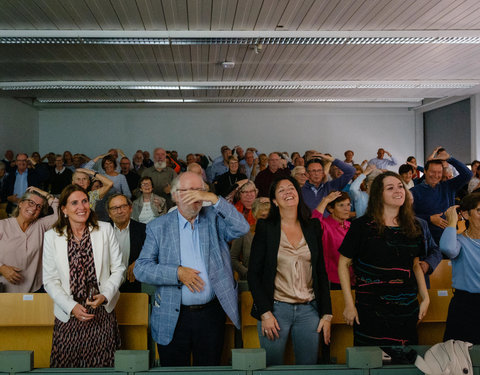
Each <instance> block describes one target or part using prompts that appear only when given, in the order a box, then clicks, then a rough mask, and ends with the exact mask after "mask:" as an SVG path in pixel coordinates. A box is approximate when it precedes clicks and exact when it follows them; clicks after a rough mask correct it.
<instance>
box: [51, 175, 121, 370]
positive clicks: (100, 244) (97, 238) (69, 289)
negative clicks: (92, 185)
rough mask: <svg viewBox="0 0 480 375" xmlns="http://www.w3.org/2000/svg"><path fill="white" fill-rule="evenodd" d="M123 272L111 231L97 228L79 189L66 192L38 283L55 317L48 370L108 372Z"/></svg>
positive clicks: (71, 187)
mask: <svg viewBox="0 0 480 375" xmlns="http://www.w3.org/2000/svg"><path fill="white" fill-rule="evenodd" d="M124 272H125V266H124V265H123V264H122V256H121V253H120V249H119V247H118V243H117V240H116V239H115V235H114V233H113V229H112V227H111V225H109V224H108V223H103V222H97V219H96V217H95V213H94V212H93V211H91V210H90V205H89V201H88V195H87V192H86V191H85V190H84V189H83V188H81V187H79V186H77V185H69V186H67V187H66V188H65V189H64V190H63V192H62V194H61V196H60V201H59V215H58V220H57V222H56V223H55V225H54V226H53V228H52V229H51V230H49V231H48V232H47V233H45V239H44V249H43V282H44V287H45V290H46V291H47V293H48V294H49V295H50V297H52V299H53V301H54V314H55V317H56V319H55V324H54V329H53V343H52V353H51V357H50V366H51V367H113V358H114V353H115V350H116V349H118V348H119V346H120V335H119V330H118V324H117V320H116V317H115V312H114V308H115V304H116V303H117V300H118V297H119V292H118V289H119V287H120V285H121V283H122V281H123V277H124Z"/></svg>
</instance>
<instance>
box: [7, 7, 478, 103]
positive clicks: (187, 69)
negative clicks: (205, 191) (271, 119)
mask: <svg viewBox="0 0 480 375" xmlns="http://www.w3.org/2000/svg"><path fill="white" fill-rule="evenodd" d="M49 30H50V31H51V30H53V31H57V32H58V31H61V32H65V31H78V32H79V33H82V32H86V31H97V32H98V33H100V35H102V33H108V32H118V35H119V36H121V35H122V33H123V32H129V31H134V32H138V31H140V32H145V33H147V32H157V31H158V32H181V31H188V32H210V33H212V34H211V35H217V34H215V33H221V32H226V31H228V32H237V33H242V32H259V33H260V34H261V32H269V33H271V32H283V33H285V32H291V33H295V32H297V33H298V32H324V31H327V32H339V33H341V32H349V33H350V34H349V35H350V36H355V35H356V33H362V32H377V33H378V35H380V36H381V35H383V34H382V33H388V32H411V33H413V34H412V35H415V33H422V32H429V31H432V32H437V31H452V32H455V33H456V34H455V35H458V36H472V35H476V36H480V31H479V30H480V2H479V1H478V0H422V1H418V0H378V1H372V0H110V1H106V0H23V1H19V0H0V37H2V36H8V33H9V32H13V31H15V32H22V33H23V35H24V36H28V35H29V34H32V35H34V34H35V33H36V32H39V31H49ZM472 33H473V34H472ZM79 35H80V34H79ZM199 35H200V34H199ZM208 35H210V34H208ZM292 35H293V34H292ZM385 35H387V34H385ZM254 47H255V46H254V45H245V44H228V43H227V44H193V45H174V44H170V45H169V44H167V45H131V44H111V45H106V44H6V43H3V44H2V43H0V96H10V97H15V98H31V99H32V100H34V101H35V100H36V99H37V100H41V99H55V98H70V99H85V100H87V99H88V100H94V99H95V98H99V99H108V98H111V99H112V100H114V99H115V98H121V99H132V100H135V99H154V98H157V99H162V98H165V99H172V98H173V99H178V98H180V99H208V98H210V99H219V98H221V99H222V100H223V99H225V100H228V98H295V99H298V100H301V99H302V98H306V99H312V98H320V99H321V98H324V99H334V98H339V99H352V100H353V99H355V98H362V99H366V100H368V99H372V100H381V99H388V98H393V99H402V98H404V99H405V101H406V102H408V101H409V100H410V101H411V100H413V99H417V98H420V99H423V98H440V97H448V96H457V95H458V96H461V95H468V94H472V93H476V92H479V91H480V85H478V84H477V85H476V86H474V87H471V88H447V87H444V88H428V89H427V88H415V89H413V88H408V89H405V88H395V87H388V88H343V89H324V90H319V89H316V90H305V89H289V90H286V89H273V88H272V89H269V88H267V89H258V88H257V89H245V88H242V87H240V88H236V89H221V90H220V89H215V88H208V89H187V90H185V89H172V90H120V89H79V90H73V89H65V90H47V89H42V90H39V89H29V90H2V84H6V83H8V84H9V85H15V83H16V82H18V83H22V84H26V83H35V82H38V81H42V82H49V81H51V82H55V83H57V84H58V83H61V82H69V83H72V82H79V81H80V82H91V83H92V84H97V83H99V82H112V83H118V85H119V86H120V85H121V83H122V82H125V81H129V82H136V81H138V82H143V83H145V82H151V83H152V84H155V85H161V84H162V83H164V82H168V83H172V82H173V83H177V84H178V85H183V84H184V85H187V86H188V83H189V82H197V83H198V82H230V83H232V85H234V86H235V85H236V84H238V83H239V82H241V83H245V84H248V83H249V82H255V83H257V84H258V83H261V82H266V83H267V84H268V82H273V81H283V82H287V83H288V82H290V81H295V82H304V83H309V82H311V81H325V82H330V81H368V82H375V83H379V84H381V83H382V82H390V81H419V82H424V83H428V82H435V83H438V82H445V81H451V82H453V81H455V82H459V81H462V82H463V81H464V82H471V83H473V85H475V84H476V82H477V81H478V82H479V83H480V45H479V44H463V43H460V44H386V45H380V44H361V45H351V44H339V45H336V44H331V45H301V44H291V45H281V44H269V45H263V46H261V47H262V48H261V50H260V51H256V50H255V48H254ZM257 52H258V53H257ZM224 61H232V62H235V67H234V68H233V69H224V68H223V67H222V65H221V63H222V62H224Z"/></svg>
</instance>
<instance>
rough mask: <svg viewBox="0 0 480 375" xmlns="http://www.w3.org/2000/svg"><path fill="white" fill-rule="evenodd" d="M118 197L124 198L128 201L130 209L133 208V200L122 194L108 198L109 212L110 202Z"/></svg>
mask: <svg viewBox="0 0 480 375" xmlns="http://www.w3.org/2000/svg"><path fill="white" fill-rule="evenodd" d="M116 197H124V198H125V200H126V201H127V204H128V205H129V206H130V207H132V205H133V202H132V200H131V199H130V198H129V197H127V196H126V195H125V194H122V193H115V194H112V195H110V196H109V197H108V199H107V210H109V209H110V202H111V201H112V199H113V198H116Z"/></svg>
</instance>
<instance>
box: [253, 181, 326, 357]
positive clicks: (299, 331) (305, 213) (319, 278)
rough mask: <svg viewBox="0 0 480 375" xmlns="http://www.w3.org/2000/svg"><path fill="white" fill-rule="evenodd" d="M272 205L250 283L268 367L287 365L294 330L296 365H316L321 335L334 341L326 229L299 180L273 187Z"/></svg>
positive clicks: (261, 224) (260, 228)
mask: <svg viewBox="0 0 480 375" xmlns="http://www.w3.org/2000/svg"><path fill="white" fill-rule="evenodd" d="M270 201H271V208H270V213H269V216H268V218H267V219H265V220H259V221H258V222H257V227H256V231H255V237H254V239H253V242H252V252H251V254H250V262H249V267H248V283H249V287H250V290H251V292H252V296H253V307H252V313H251V314H252V316H253V317H255V318H256V319H258V320H259V322H258V325H257V327H258V334H259V338H260V345H261V347H262V348H265V350H266V352H267V365H274V364H282V363H283V354H284V351H285V345H286V343H287V339H288V335H289V333H290V331H291V333H292V341H293V347H294V352H295V361H296V364H316V363H317V357H318V345H319V337H320V336H319V333H320V332H321V331H323V336H324V341H325V343H326V344H328V343H329V342H330V324H331V318H332V315H331V313H332V307H331V302H330V291H329V288H328V278H327V273H326V271H325V262H324V258H323V252H322V229H321V226H320V222H319V221H318V220H317V219H311V218H310V211H309V209H308V207H307V206H306V205H305V203H304V202H303V199H302V194H301V191H300V188H299V186H298V183H297V182H296V180H295V179H293V178H291V177H288V178H281V179H278V180H275V181H274V182H273V183H272V186H271V187H270Z"/></svg>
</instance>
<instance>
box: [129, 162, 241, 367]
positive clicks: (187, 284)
mask: <svg viewBox="0 0 480 375" xmlns="http://www.w3.org/2000/svg"><path fill="white" fill-rule="evenodd" d="M171 194H172V198H173V199H174V200H175V201H176V203H177V207H178V210H175V211H172V212H170V213H168V214H167V215H164V216H160V217H158V218H157V219H155V220H153V221H152V222H150V223H149V224H148V225H147V237H146V239H145V243H144V245H143V249H142V252H141V253H140V257H139V258H138V259H137V261H136V262H135V268H134V274H135V277H136V278H137V280H140V281H141V282H145V283H148V284H153V285H156V286H157V289H156V291H155V301H154V306H153V309H152V315H151V322H150V325H151V327H152V336H153V338H154V340H155V341H156V342H157V347H158V352H159V355H160V363H161V365H162V366H189V365H190V358H191V355H192V354H193V365H194V366H215V365H219V363H220V357H221V352H222V347H223V335H224V327H225V313H226V314H227V315H228V316H229V318H230V319H231V320H232V322H233V323H234V324H235V326H236V327H237V328H239V327H240V317H239V312H238V294H237V285H236V282H235V281H234V279H233V275H232V268H231V263H230V252H229V248H228V244H227V242H228V241H231V240H233V239H235V238H238V237H241V236H243V235H244V234H245V233H247V232H248V231H249V229H250V227H249V225H248V223H247V221H246V220H245V219H244V217H243V215H242V214H241V213H239V212H238V211H237V210H236V209H235V207H234V206H232V205H231V204H229V203H228V202H227V201H226V200H224V199H223V198H221V197H217V196H216V195H215V194H213V193H210V192H207V191H206V190H205V184H204V182H203V180H202V178H201V176H199V175H198V174H195V173H192V172H185V173H183V174H182V175H180V176H179V177H177V178H176V179H175V180H174V181H173V182H172V188H171ZM203 206H207V207H203Z"/></svg>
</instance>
